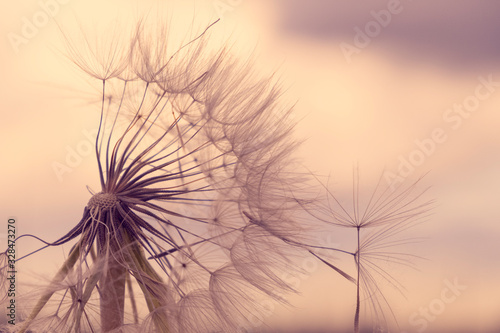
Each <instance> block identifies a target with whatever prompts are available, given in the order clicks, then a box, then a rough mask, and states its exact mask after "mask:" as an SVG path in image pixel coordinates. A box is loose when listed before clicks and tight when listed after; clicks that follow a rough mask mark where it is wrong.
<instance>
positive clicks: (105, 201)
mask: <svg viewBox="0 0 500 333" xmlns="http://www.w3.org/2000/svg"><path fill="white" fill-rule="evenodd" d="M118 202H119V200H118V198H117V197H116V195H115V194H113V193H102V192H99V193H96V194H95V195H93V196H92V197H91V198H90V200H89V203H88V204H87V207H88V208H89V209H97V210H101V211H105V210H109V209H111V208H113V207H115V206H116V205H117V204H118Z"/></svg>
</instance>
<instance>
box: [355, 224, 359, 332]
mask: <svg viewBox="0 0 500 333" xmlns="http://www.w3.org/2000/svg"><path fill="white" fill-rule="evenodd" d="M356 230H357V234H358V246H357V250H356V256H355V257H354V258H355V260H356V269H357V273H358V278H357V280H356V312H355V314H354V333H359V308H360V304H359V302H360V300H359V276H360V272H359V270H360V263H359V259H360V257H359V254H360V253H359V252H360V248H359V245H360V242H359V231H360V227H359V226H358V227H357V229H356Z"/></svg>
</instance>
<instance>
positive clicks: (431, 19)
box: [280, 0, 500, 68]
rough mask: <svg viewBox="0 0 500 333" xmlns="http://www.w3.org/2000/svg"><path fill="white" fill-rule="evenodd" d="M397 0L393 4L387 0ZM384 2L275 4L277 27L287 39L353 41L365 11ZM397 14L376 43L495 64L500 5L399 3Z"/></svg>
mask: <svg viewBox="0 0 500 333" xmlns="http://www.w3.org/2000/svg"><path fill="white" fill-rule="evenodd" d="M392 1H398V0H392ZM389 2H391V1H389V0H385V1H381V0H373V1H363V2H361V1H356V2H354V1H348V0H310V1H301V0H286V1H285V0H280V4H281V6H282V8H281V10H280V13H282V15H281V26H280V28H281V29H282V31H284V32H285V33H287V34H291V35H295V36H297V35H299V36H305V37H308V38H314V39H322V40H325V41H338V42H339V43H340V41H345V42H348V43H349V42H350V43H352V42H353V38H354V35H355V31H354V28H355V27H356V26H358V27H360V28H364V26H365V25H366V23H368V22H369V21H370V20H373V17H372V14H371V11H379V10H382V9H386V8H387V6H388V3H389ZM399 2H400V6H401V7H402V11H401V12H400V13H399V14H397V16H396V15H394V17H393V19H392V21H391V23H390V25H388V26H387V27H384V28H383V31H382V32H381V34H380V36H378V37H376V38H377V43H384V44H379V45H383V46H384V48H387V49H390V50H391V51H404V52H403V53H401V54H404V55H406V56H408V55H409V54H413V56H414V57H415V58H422V57H426V58H432V59H434V60H441V61H444V62H446V63H448V64H455V65H461V66H466V67H470V66H472V67H474V68H477V66H478V65H485V64H497V63H498V62H499V59H500V43H496V42H495V41H496V40H497V36H498V31H500V20H498V13H499V12H500V2H496V1H488V0H478V1H466V0H437V1H417V0H400V1H399Z"/></svg>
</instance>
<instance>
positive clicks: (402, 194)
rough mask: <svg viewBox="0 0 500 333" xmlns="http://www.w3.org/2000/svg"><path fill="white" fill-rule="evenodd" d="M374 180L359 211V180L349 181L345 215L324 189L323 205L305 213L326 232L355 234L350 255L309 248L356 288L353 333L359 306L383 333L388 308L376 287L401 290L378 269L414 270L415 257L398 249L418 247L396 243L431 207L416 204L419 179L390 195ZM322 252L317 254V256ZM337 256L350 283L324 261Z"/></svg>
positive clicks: (357, 328) (329, 262)
mask: <svg viewBox="0 0 500 333" xmlns="http://www.w3.org/2000/svg"><path fill="white" fill-rule="evenodd" d="M381 179H382V178H380V179H379V182H378V184H377V186H376V187H375V189H374V191H373V192H372V194H371V196H370V197H369V200H368V202H367V204H366V205H365V206H364V208H363V207H360V194H359V191H360V190H359V175H358V172H357V171H356V172H355V173H354V176H353V194H352V209H351V210H349V208H347V206H346V205H345V204H343V203H342V202H341V201H340V199H338V198H337V197H336V196H335V195H334V194H333V193H332V192H331V191H330V190H328V188H327V187H326V186H325V189H326V191H327V205H326V206H325V207H320V208H318V209H311V208H310V207H307V206H306V205H303V206H304V207H305V208H306V210H307V211H308V212H309V214H311V215H312V216H314V217H315V218H316V219H318V220H319V221H321V222H324V223H327V224H328V225H330V226H334V227H341V228H351V229H354V230H355V238H356V241H355V243H356V247H355V250H354V251H352V250H345V249H340V248H334V247H330V246H310V250H309V251H310V253H311V254H312V255H313V256H315V257H316V258H318V259H319V260H321V261H322V262H323V263H325V264H326V265H327V266H328V267H330V268H332V269H333V270H334V271H336V272H337V273H339V274H340V275H342V276H343V277H344V278H346V279H347V280H348V281H350V282H352V283H354V284H355V285H356V309H355V314H354V332H355V333H359V331H360V314H361V305H362V304H363V303H366V304H367V309H366V310H367V311H366V312H367V315H368V316H371V317H372V325H373V326H374V327H378V328H384V327H386V326H387V323H388V321H389V319H390V318H388V317H387V314H386V313H387V312H389V313H390V314H391V317H392V318H393V319H394V320H395V319H396V318H395V316H394V314H393V312H392V310H391V306H390V304H389V302H388V300H387V298H386V297H385V296H384V293H383V290H382V288H381V286H380V285H381V283H382V282H383V283H385V284H389V285H391V286H392V287H394V288H396V289H397V290H398V291H401V290H402V289H403V286H402V285H401V284H400V283H399V282H398V281H397V280H396V279H395V278H394V277H393V275H392V274H391V273H390V272H389V271H388V270H387V268H385V267H384V265H387V264H389V265H391V266H394V265H402V266H410V267H414V266H413V264H412V259H415V258H418V257H417V256H415V255H413V254H410V253H406V252H404V251H403V250H401V249H400V247H401V246H403V245H408V244H409V243H412V242H416V241H418V239H417V238H415V237H411V238H399V237H400V236H401V234H402V233H403V232H404V231H406V230H408V229H409V228H411V227H414V226H415V225H416V224H417V223H418V222H420V221H422V220H423V219H424V218H426V217H427V216H428V213H429V211H430V209H431V205H432V201H425V200H422V198H423V195H424V193H425V192H426V190H422V191H417V190H416V188H417V184H418V183H419V181H420V179H418V180H417V181H416V182H414V183H413V184H411V185H410V186H408V187H406V188H403V187H400V188H398V189H397V190H395V191H391V189H390V188H389V187H387V188H385V189H383V188H382V186H381V184H380V182H381ZM320 250H323V252H322V253H320V252H319V251H320ZM325 251H328V252H333V253H342V254H345V255H349V256H352V257H353V259H354V264H355V268H356V271H355V274H356V275H355V277H353V276H351V275H349V274H347V273H346V272H345V271H344V270H342V269H340V268H339V267H338V265H334V264H333V260H332V259H329V258H328V256H329V253H325Z"/></svg>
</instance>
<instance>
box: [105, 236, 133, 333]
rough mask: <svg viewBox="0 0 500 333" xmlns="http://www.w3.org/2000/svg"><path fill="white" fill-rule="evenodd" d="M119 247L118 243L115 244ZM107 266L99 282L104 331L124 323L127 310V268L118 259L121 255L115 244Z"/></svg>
mask: <svg viewBox="0 0 500 333" xmlns="http://www.w3.org/2000/svg"><path fill="white" fill-rule="evenodd" d="M115 245H116V247H117V248H118V249H119V247H118V245H117V244H115ZM110 248H111V249H110V253H109V258H108V260H107V263H106V264H107V268H106V270H105V271H104V273H103V275H102V277H101V281H100V284H99V290H100V297H101V301H100V303H101V326H102V331H103V332H109V331H112V330H114V329H116V328H119V327H120V326H122V325H123V313H124V310H125V280H126V278H125V276H126V274H127V270H126V269H125V268H124V267H123V264H122V263H120V262H118V261H117V260H116V256H118V255H120V254H119V250H117V249H115V246H110Z"/></svg>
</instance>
